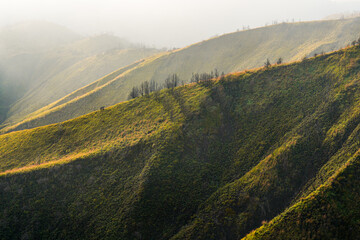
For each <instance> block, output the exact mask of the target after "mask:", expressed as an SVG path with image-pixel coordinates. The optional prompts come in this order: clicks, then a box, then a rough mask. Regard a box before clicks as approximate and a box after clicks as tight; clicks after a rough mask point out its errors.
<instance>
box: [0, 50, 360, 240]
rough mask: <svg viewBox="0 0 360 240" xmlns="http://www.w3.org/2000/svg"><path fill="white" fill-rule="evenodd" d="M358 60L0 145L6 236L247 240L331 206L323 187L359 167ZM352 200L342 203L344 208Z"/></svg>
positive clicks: (313, 65) (211, 85)
mask: <svg viewBox="0 0 360 240" xmlns="http://www.w3.org/2000/svg"><path fill="white" fill-rule="evenodd" d="M359 51H360V49H359V48H358V47H353V48H349V49H344V50H341V51H338V52H333V53H331V54H328V55H324V56H318V57H316V58H311V59H308V60H305V61H302V62H299V63H293V64H288V65H281V66H275V67H270V68H268V69H265V68H263V69H259V70H256V71H248V72H243V73H237V74H232V75H228V76H226V78H225V79H221V80H220V79H218V80H217V81H211V82H202V83H200V84H191V85H186V86H183V87H178V88H175V89H169V90H162V91H160V92H155V93H153V94H151V95H150V96H146V97H141V98H137V99H134V100H131V101H128V102H124V103H122V104H118V105H115V106H113V107H110V108H107V109H105V110H102V111H96V112H94V113H90V114H88V115H85V116H82V117H79V118H76V119H73V120H69V121H66V122H63V123H59V124H54V125H49V126H44V127H40V128H34V129H30V130H23V131H18V132H12V133H8V134H3V135H1V136H0V143H1V144H0V169H1V171H2V174H1V176H0V196H1V197H0V212H2V213H3V215H2V218H1V219H0V220H1V221H0V233H1V234H2V235H1V238H3V239H14V238H21V237H23V238H25V237H27V238H49V237H50V236H51V237H52V238H57V239H64V238H70V239H84V238H87V239H95V238H98V237H99V236H101V237H102V238H104V239H170V238H172V239H222V238H226V239H240V238H242V237H245V236H246V234H247V233H249V232H250V231H251V230H253V229H256V228H258V227H259V226H261V224H262V221H264V220H267V221H268V220H271V219H273V218H274V217H276V216H277V215H279V214H281V213H282V212H284V211H286V212H284V214H285V215H286V214H290V213H291V211H292V210H291V209H292V208H291V206H292V205H293V204H301V203H302V202H306V201H308V200H301V198H306V199H310V200H311V196H319V199H320V198H321V196H322V195H319V194H318V192H321V191H317V190H316V189H317V188H318V187H319V186H320V185H321V184H325V186H327V185H326V184H327V183H331V182H332V181H333V180H332V179H331V178H330V177H332V176H333V175H334V174H337V173H339V172H342V171H344V172H346V171H350V170H351V169H350V168H349V169H348V167H349V166H353V164H352V163H351V164H350V163H348V162H349V159H350V158H351V157H352V156H354V159H357V157H356V155H354V154H355V153H356V152H357V150H358V148H359V141H358V138H359V132H358V131H359V129H360V127H359V126H360V125H359V123H360V117H359V116H360V115H359V114H360V108H359V101H360V90H359V88H358V85H359V70H360V68H359V66H360V65H359V62H360V54H359ZM351 161H352V162H354V163H355V162H356V161H355V160H351ZM351 161H350V162H351ZM354 166H355V165H354ZM341 169H342V170H341ZM347 169H348V170H347ZM356 171H357V170H356ZM334 176H335V178H333V179H339V178H338V177H337V175H334ZM339 176H340V175H339ZM346 176H350V175H346ZM329 178H330V179H329ZM328 179H329V180H328ZM346 179H349V181H350V179H351V178H350V177H349V178H347V177H346ZM356 179H357V178H356ZM339 181H340V180H339ZM343 181H345V180H343ZM331 184H332V183H331ZM326 189H328V188H326ZM315 190H316V191H315ZM326 191H328V190H326ZM352 191H356V189H353V185H349V187H346V189H344V192H343V193H345V194H347V196H346V197H345V198H348V199H349V201H347V200H346V199H345V202H344V201H342V200H341V201H340V202H339V203H342V202H344V203H346V206H345V208H344V210H345V211H347V210H348V209H349V208H348V206H349V205H351V203H352V202H353V201H354V199H356V196H357V195H356V193H354V195H352V194H353V193H352ZM336 196H340V195H336ZM316 198H317V197H316ZM334 199H335V198H334ZM322 203H323V202H322V201H319V203H317V204H320V205H321V206H324V207H326V208H328V210H329V209H330V210H331V209H333V211H334V212H339V209H336V208H334V207H335V206H333V205H330V206H327V205H326V206H325V205H323V204H322ZM294 206H295V208H296V206H298V205H294ZM306 206H311V205H306ZM289 207H290V210H289V211H287V210H286V209H288V208H289ZM330 210H329V211H330ZM288 212H290V213H288ZM309 213H310V212H309ZM314 214H317V213H314ZM341 214H342V213H341ZM281 216H282V215H281ZM281 216H280V217H281ZM295 216H297V215H296V214H295ZM316 216H320V215H316ZM339 216H340V215H339ZM341 216H344V218H343V220H344V221H340V223H341V224H342V223H344V224H346V223H348V222H349V219H351V221H354V222H355V223H356V222H357V221H358V220H359V219H360V216H359V214H358V212H356V211H353V212H350V213H349V214H348V215H341ZM317 218H318V217H316V218H315V216H314V219H317ZM290 219H296V218H290ZM274 221H275V220H274ZM281 221H282V220H281ZM286 224H287V225H288V226H289V229H290V230H291V229H292V226H295V224H296V223H293V222H290V223H286ZM306 224H309V225H307V226H309V229H317V227H316V226H317V225H315V224H316V221H314V225H312V222H306ZM269 226H275V227H274V229H276V224H275V223H274V224H273V225H272V223H271V224H269ZM279 226H281V225H279ZM340 228H341V229H343V228H346V226H344V225H341V226H339V229H340ZM299 229H300V230H296V229H295V228H294V230H293V232H294V234H295V235H294V238H300V237H301V236H302V235H300V234H301V230H302V228H299ZM267 231H268V230H267ZM269 231H272V230H271V229H270V230H269ZM334 231H336V229H335V230H334ZM275 233H276V231H274V233H271V234H275ZM264 236H265V235H264ZM270 236H273V235H270ZM284 236H286V235H284ZM318 236H322V235H318ZM334 236H336V235H334Z"/></svg>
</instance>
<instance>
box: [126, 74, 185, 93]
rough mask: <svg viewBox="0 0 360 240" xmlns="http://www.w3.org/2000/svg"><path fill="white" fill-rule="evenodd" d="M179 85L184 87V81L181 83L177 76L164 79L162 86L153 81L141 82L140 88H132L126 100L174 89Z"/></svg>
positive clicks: (173, 75)
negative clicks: (165, 89)
mask: <svg viewBox="0 0 360 240" xmlns="http://www.w3.org/2000/svg"><path fill="white" fill-rule="evenodd" d="M180 85H184V81H181V80H180V78H179V76H178V75H177V74H171V75H169V76H168V77H167V78H166V79H165V81H164V84H158V83H157V82H155V81H154V80H151V81H145V82H142V83H141V84H140V86H137V87H133V88H132V89H131V91H130V94H129V97H128V99H133V98H137V97H141V96H147V95H149V94H150V93H152V92H155V91H160V90H161V89H164V88H174V87H177V86H180Z"/></svg>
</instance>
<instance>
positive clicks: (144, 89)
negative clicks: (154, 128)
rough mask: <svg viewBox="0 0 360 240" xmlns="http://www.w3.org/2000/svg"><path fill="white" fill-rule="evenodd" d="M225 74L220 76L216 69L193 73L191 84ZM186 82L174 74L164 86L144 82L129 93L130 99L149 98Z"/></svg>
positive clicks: (152, 82) (153, 82)
mask: <svg viewBox="0 0 360 240" xmlns="http://www.w3.org/2000/svg"><path fill="white" fill-rule="evenodd" d="M224 75H225V73H224V72H222V73H221V75H220V74H219V71H218V70H217V69H216V68H215V69H214V71H211V72H210V73H206V72H204V73H193V74H192V76H191V79H190V81H188V82H190V83H200V82H205V81H210V80H211V79H214V78H218V77H219V76H221V77H223V76H224ZM185 83H186V82H185V81H183V80H181V79H180V78H179V76H178V75H177V74H176V73H174V74H171V75H169V76H168V77H167V78H166V79H165V81H164V83H163V84H158V83H157V82H155V81H154V80H151V81H144V82H142V83H141V84H140V85H139V86H136V87H133V88H132V89H131V91H130V93H129V96H128V99H133V98H137V97H141V96H147V95H149V94H150V93H152V92H155V91H160V90H161V89H164V88H168V89H172V88H175V87H177V86H181V85H184V84H185Z"/></svg>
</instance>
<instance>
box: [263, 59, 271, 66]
mask: <svg viewBox="0 0 360 240" xmlns="http://www.w3.org/2000/svg"><path fill="white" fill-rule="evenodd" d="M264 66H265V67H266V68H269V67H270V66H271V63H270V60H269V59H266V62H265V63H264Z"/></svg>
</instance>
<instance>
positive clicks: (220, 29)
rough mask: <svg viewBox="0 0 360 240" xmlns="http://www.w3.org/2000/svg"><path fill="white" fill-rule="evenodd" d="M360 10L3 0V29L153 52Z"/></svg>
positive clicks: (328, 4) (323, 3) (313, 3)
mask: <svg viewBox="0 0 360 240" xmlns="http://www.w3.org/2000/svg"><path fill="white" fill-rule="evenodd" d="M359 10H360V0H273V1H271V0H222V1H215V0H152V1H150V0H120V1H119V0H1V1H0V27H3V26H6V25H9V24H14V23H17V22H21V21H28V20H46V21H49V22H55V23H58V24H61V25H64V26H67V27H68V28H70V29H72V30H75V31H77V32H80V33H82V34H85V35H92V34H98V33H113V34H115V35H117V36H120V37H125V38H127V39H128V40H130V41H134V42H137V43H142V44H146V45H147V46H156V47H182V46H185V45H188V44H191V43H194V42H197V41H201V40H204V39H207V38H209V37H212V36H214V35H216V34H222V33H226V32H233V31H236V30H237V29H242V28H243V26H250V27H251V28H253V27H258V26H263V25H265V24H266V23H268V24H270V23H271V22H273V21H275V20H277V21H278V22H281V21H286V20H288V21H290V22H291V21H292V20H293V19H294V20H295V21H299V20H300V19H301V21H306V20H319V19H323V18H324V17H326V16H328V15H331V14H335V13H340V12H353V11H359Z"/></svg>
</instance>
